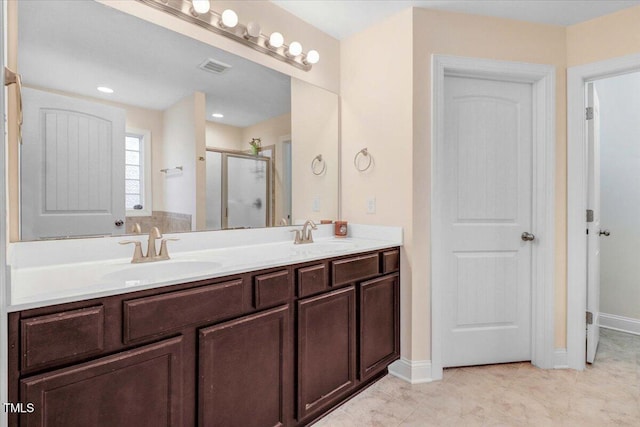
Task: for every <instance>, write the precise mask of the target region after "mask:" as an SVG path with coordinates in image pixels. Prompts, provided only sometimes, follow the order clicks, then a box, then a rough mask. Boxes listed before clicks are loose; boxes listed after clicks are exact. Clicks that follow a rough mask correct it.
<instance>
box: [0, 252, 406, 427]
mask: <svg viewBox="0 0 640 427" xmlns="http://www.w3.org/2000/svg"><path fill="white" fill-rule="evenodd" d="M399 269H400V257H399V250H398V248H391V249H386V250H382V251H371V252H367V253H362V254H357V255H349V256H342V257H335V258H329V259H324V260H315V261H312V262H307V263H302V264H296V265H289V266H280V267H277V268H271V269H266V270H260V271H251V272H246V273H241V274H236V275H231V276H226V277H219V278H213V279H207V280H201V281H197V282H190V283H183V284H179V285H174V286H167V287H160V288H157V289H148V290H141V291H137V292H131V293H125V294H120V295H113V296H109V297H104V298H95V299H91V300H86V301H77V302H73V303H68V304H61V305H53V306H47V307H41V308H35V309H31V310H25V311H21V312H15V313H10V314H9V328H8V331H9V371H8V378H9V381H8V383H9V401H10V402H13V403H18V402H20V403H23V404H26V403H33V407H34V408H35V411H34V412H33V413H24V414H9V426H10V427H17V426H20V427H25V426H26V427H59V426H64V427H75V426H82V427H85V426H91V427H96V426H97V427H102V426H104V427H107V426H109V427H111V426H118V427H145V426H150V427H151V426H153V427H155V426H166V427H181V426H184V427H192V426H200V427H209V426H231V427H233V426H241V427H274V426H285V427H290V426H291V427H293V426H305V425H308V424H310V423H312V422H314V421H315V420H317V419H318V418H320V417H322V416H323V415H324V414H326V413H327V412H328V411H329V410H331V409H332V408H333V407H335V406H337V405H339V404H340V403H341V402H342V401H344V400H345V399H348V398H349V397H350V396H352V395H353V394H354V393H355V392H357V391H358V390H360V389H362V388H364V387H367V386H368V385H370V384H372V383H373V382H374V381H376V380H377V379H378V378H380V377H381V376H382V375H384V374H385V372H386V369H387V366H388V365H389V364H390V363H391V362H393V361H394V360H396V359H398V357H399V311H400V306H399V273H398V271H399Z"/></svg>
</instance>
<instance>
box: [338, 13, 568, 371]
mask: <svg viewBox="0 0 640 427" xmlns="http://www.w3.org/2000/svg"><path fill="white" fill-rule="evenodd" d="M565 40H566V39H565V29H564V28H563V27H556V26H549V25H539V24H530V23H525V22H519V21H513V20H506V19H501V18H489V17H482V16H476V15H467V14H459V13H451V12H442V11H435V10H428V9H413V10H406V11H403V12H401V13H399V14H398V15H395V16H394V17H391V18H389V19H387V20H386V21H384V22H382V23H381V24H378V25H376V26H374V27H372V28H369V29H368V30H365V31H363V32H361V33H359V34H356V35H355V36H352V37H351V38H349V39H347V40H345V41H343V43H342V52H341V55H342V56H341V66H342V75H341V78H342V81H341V87H342V97H343V114H342V132H343V133H342V140H343V147H342V154H343V158H344V162H343V175H342V178H343V184H342V189H343V197H342V200H343V212H344V216H345V218H346V219H348V220H350V221H355V222H364V223H376V224H394V225H401V226H403V227H404V230H405V234H404V236H405V248H404V251H403V252H404V257H403V261H404V271H403V272H402V292H403V294H402V299H401V301H402V352H403V356H405V357H408V358H410V359H412V360H428V359H430V357H431V356H430V353H431V351H430V329H431V325H430V319H431V313H430V310H429V307H430V300H429V298H430V284H429V277H430V267H429V259H430V253H429V224H430V211H429V207H430V199H429V197H430V194H429V189H430V185H431V183H430V176H431V170H430V153H431V138H430V136H431V123H430V114H431V107H430V102H431V92H430V88H431V75H430V66H431V55H432V54H446V55H459V56H467V57H477V58H491V59H499V60H509V61H522V62H531V63H541V64H552V65H555V66H556V67H557V74H556V78H557V86H556V91H557V98H556V108H557V117H556V120H557V131H556V143H557V149H556V179H557V183H558V184H557V186H556V204H557V206H556V232H557V238H556V251H557V258H556V275H555V280H556V307H557V309H556V333H555V344H556V347H559V348H563V347H565V341H566V327H565V325H566V321H565V306H566V280H565V277H566V255H565V254H566V238H565V236H566V219H565V218H566V184H565V183H566V99H565V98H566V97H565V92H566V80H565V67H566V54H567V52H566V42H565ZM361 145H362V146H365V145H366V146H368V147H369V151H370V152H371V153H372V154H373V156H374V158H375V159H376V165H375V169H374V170H373V171H372V172H371V173H370V174H359V173H356V172H355V170H354V168H353V165H352V163H351V158H352V157H353V154H354V153H355V151H357V150H358V149H360V148H361V147H360V146H361ZM390 177H393V178H392V179H391V178H390ZM370 196H375V197H376V200H377V205H378V212H377V213H376V214H375V215H367V214H366V213H365V208H366V205H365V201H366V198H367V197H370Z"/></svg>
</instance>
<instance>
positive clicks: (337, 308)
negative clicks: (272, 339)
mask: <svg viewBox="0 0 640 427" xmlns="http://www.w3.org/2000/svg"><path fill="white" fill-rule="evenodd" d="M355 296H356V294H355V288H354V287H353V286H350V287H348V288H345V289H341V290H338V291H334V292H329V293H327V294H322V295H319V296H317V297H313V298H307V299H304V300H301V301H298V420H302V419H304V418H305V417H306V416H307V415H309V414H310V413H312V412H313V411H314V410H315V409H317V408H320V407H322V406H324V405H325V404H328V403H329V402H332V401H335V400H337V399H338V398H340V397H341V396H342V395H343V393H344V392H346V391H347V390H348V389H350V388H351V387H352V386H353V385H354V383H355V370H356V336H355V322H356V313H355V307H356V305H355V299H356V298H355Z"/></svg>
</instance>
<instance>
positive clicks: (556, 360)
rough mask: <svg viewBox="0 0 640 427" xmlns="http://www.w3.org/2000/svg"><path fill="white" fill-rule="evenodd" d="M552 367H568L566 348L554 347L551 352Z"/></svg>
mask: <svg viewBox="0 0 640 427" xmlns="http://www.w3.org/2000/svg"><path fill="white" fill-rule="evenodd" d="M553 369H569V358H568V357H567V349H566V348H556V349H555V351H554V352H553Z"/></svg>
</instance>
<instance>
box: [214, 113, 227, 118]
mask: <svg viewBox="0 0 640 427" xmlns="http://www.w3.org/2000/svg"><path fill="white" fill-rule="evenodd" d="M211 117H215V118H216V119H221V118H223V117H224V114H220V113H213V114H212V115H211Z"/></svg>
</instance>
